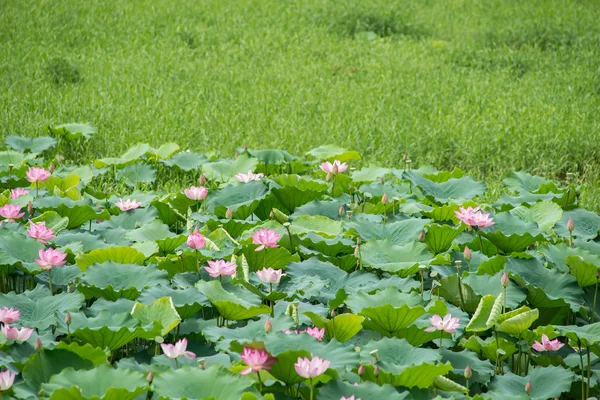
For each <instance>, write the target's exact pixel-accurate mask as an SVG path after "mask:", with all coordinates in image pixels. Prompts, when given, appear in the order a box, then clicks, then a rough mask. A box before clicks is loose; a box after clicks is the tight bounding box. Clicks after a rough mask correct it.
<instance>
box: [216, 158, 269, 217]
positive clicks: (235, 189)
mask: <svg viewBox="0 0 600 400" xmlns="http://www.w3.org/2000/svg"><path fill="white" fill-rule="evenodd" d="M206 165H207V164H205V166H206ZM267 193H268V189H267V187H266V186H265V185H264V184H263V183H262V182H248V183H245V184H238V185H229V186H226V187H225V188H223V189H222V190H220V191H219V192H212V193H209V195H208V197H207V198H206V201H207V202H208V211H211V212H214V213H215V214H216V215H217V216H219V217H225V213H226V211H227V209H228V208H230V209H231V211H232V212H233V216H234V218H236V219H246V218H248V217H249V216H250V215H251V214H252V213H253V212H254V210H255V209H256V207H258V204H259V202H260V201H261V200H262V199H264V198H265V196H266V195H267Z"/></svg>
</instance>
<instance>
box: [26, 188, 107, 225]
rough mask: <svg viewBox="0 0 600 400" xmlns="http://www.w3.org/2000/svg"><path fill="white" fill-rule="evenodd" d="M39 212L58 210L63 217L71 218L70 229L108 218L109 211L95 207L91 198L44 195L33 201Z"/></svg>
mask: <svg viewBox="0 0 600 400" xmlns="http://www.w3.org/2000/svg"><path fill="white" fill-rule="evenodd" d="M33 206H34V208H35V209H36V210H37V211H38V212H42V213H43V212H45V211H56V212H57V213H58V215H60V216H61V217H66V218H68V219H69V225H68V226H67V228H68V229H73V228H77V227H79V226H81V225H82V224H84V223H86V222H88V221H90V220H96V219H108V218H109V214H108V211H106V210H104V211H100V210H99V209H97V208H94V206H93V204H92V203H91V201H90V200H87V199H84V200H71V199H69V198H62V197H58V196H52V197H44V198H41V199H36V200H35V201H34V202H33Z"/></svg>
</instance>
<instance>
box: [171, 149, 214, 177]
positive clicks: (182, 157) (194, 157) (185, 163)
mask: <svg viewBox="0 0 600 400" xmlns="http://www.w3.org/2000/svg"><path fill="white" fill-rule="evenodd" d="M207 162H208V158H207V157H206V156H205V155H204V154H199V153H194V152H188V151H182V152H181V153H177V154H175V155H174V156H173V157H171V158H169V159H168V160H164V161H163V164H165V165H167V166H169V167H172V166H176V167H177V168H179V169H181V170H183V171H185V172H189V171H192V170H197V169H198V168H200V167H201V166H202V164H204V163H207Z"/></svg>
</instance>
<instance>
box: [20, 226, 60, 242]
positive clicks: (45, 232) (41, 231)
mask: <svg viewBox="0 0 600 400" xmlns="http://www.w3.org/2000/svg"><path fill="white" fill-rule="evenodd" d="M26 232H27V234H28V235H29V237H30V238H32V239H35V240H37V241H38V242H40V243H41V244H48V240H52V239H54V238H55V237H56V236H54V231H53V230H52V229H51V228H46V222H44V221H42V222H40V223H39V224H35V223H33V222H29V229H27V231H26Z"/></svg>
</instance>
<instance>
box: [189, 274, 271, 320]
mask: <svg viewBox="0 0 600 400" xmlns="http://www.w3.org/2000/svg"><path fill="white" fill-rule="evenodd" d="M195 286H196V289H198V290H199V291H200V293H202V294H203V295H204V296H206V298H208V300H209V301H210V302H211V303H212V304H213V305H214V306H215V307H216V308H217V310H219V314H220V315H221V316H222V317H223V318H225V319H226V320H231V321H238V320H243V319H248V318H252V317H255V316H257V315H260V314H266V313H268V312H269V311H270V310H269V307H268V306H266V305H264V304H261V299H260V297H258V296H256V295H252V296H246V297H247V298H248V300H246V299H242V298H239V297H238V296H236V295H235V294H233V293H229V292H227V291H226V290H225V289H223V286H221V284H220V282H218V281H210V282H206V281H198V282H196V285H195Z"/></svg>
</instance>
